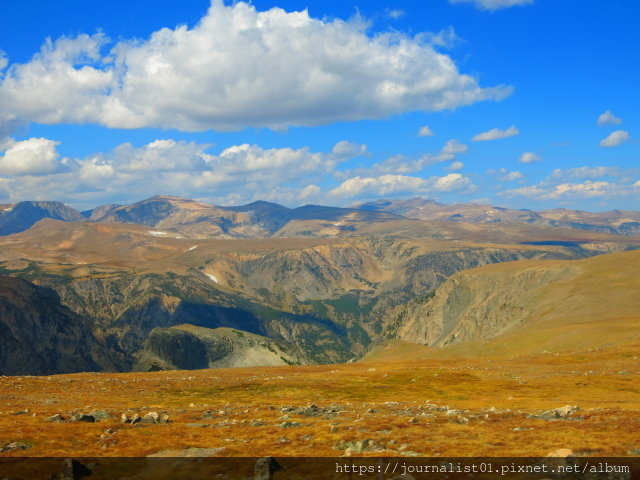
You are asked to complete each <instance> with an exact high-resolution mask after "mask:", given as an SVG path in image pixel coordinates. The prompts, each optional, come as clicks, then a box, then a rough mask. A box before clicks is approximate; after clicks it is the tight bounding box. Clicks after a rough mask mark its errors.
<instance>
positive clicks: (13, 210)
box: [0, 202, 85, 235]
mask: <svg viewBox="0 0 640 480" xmlns="http://www.w3.org/2000/svg"><path fill="white" fill-rule="evenodd" d="M43 218H54V219H56V220H64V221H65V222H81V221H83V220H85V218H84V217H83V216H82V214H81V213H80V212H78V211H77V210H75V209H73V208H71V207H67V206H66V205H64V204H63V203H61V202H20V203H16V204H13V205H0V235H11V234H12V233H18V232H23V231H25V230H27V229H29V228H30V227H31V226H33V225H34V224H35V223H36V222H38V221H39V220H42V219H43Z"/></svg>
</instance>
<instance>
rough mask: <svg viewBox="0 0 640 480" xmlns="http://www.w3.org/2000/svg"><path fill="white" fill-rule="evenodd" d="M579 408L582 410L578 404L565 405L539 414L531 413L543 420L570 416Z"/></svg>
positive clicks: (531, 416)
mask: <svg viewBox="0 0 640 480" xmlns="http://www.w3.org/2000/svg"><path fill="white" fill-rule="evenodd" d="M577 410H580V407H578V406H576V405H565V406H564V407H559V408H554V409H551V410H546V411H544V412H542V413H540V414H539V415H530V418H538V419H541V420H561V419H566V418H568V417H569V416H570V415H571V414H573V413H574V412H576V411H577Z"/></svg>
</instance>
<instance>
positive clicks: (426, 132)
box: [418, 125, 435, 137]
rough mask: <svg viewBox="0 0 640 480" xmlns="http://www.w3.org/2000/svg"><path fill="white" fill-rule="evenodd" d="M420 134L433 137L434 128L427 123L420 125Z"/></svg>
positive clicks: (420, 135)
mask: <svg viewBox="0 0 640 480" xmlns="http://www.w3.org/2000/svg"><path fill="white" fill-rule="evenodd" d="M418 136H419V137H433V136H435V133H433V130H431V127H429V126H428V125H425V126H424V127H420V128H419V129H418Z"/></svg>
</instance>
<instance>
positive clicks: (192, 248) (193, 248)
mask: <svg viewBox="0 0 640 480" xmlns="http://www.w3.org/2000/svg"><path fill="white" fill-rule="evenodd" d="M196 248H198V246H197V245H196V246H195V247H191V248H190V249H189V250H187V252H190V251H191V250H195V249H196Z"/></svg>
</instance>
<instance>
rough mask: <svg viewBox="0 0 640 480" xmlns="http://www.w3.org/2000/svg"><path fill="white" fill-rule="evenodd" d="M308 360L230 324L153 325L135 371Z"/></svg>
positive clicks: (297, 351) (279, 343)
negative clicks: (229, 325)
mask: <svg viewBox="0 0 640 480" xmlns="http://www.w3.org/2000/svg"><path fill="white" fill-rule="evenodd" d="M301 363H308V358H307V357H306V356H305V355H304V354H303V353H302V352H300V351H299V350H298V349H297V348H295V347H293V346H292V345H286V344H284V343H283V342H277V341H274V340H272V339H270V338H267V337H263V336H260V335H255V334H252V333H249V332H243V331H240V330H235V329H230V328H218V329H208V328H202V327H194V326H193V325H180V326H177V327H173V328H156V329H154V330H153V331H152V332H151V334H150V335H149V337H148V338H147V340H146V341H145V345H144V350H143V351H142V352H141V353H140V354H139V359H138V361H137V363H136V365H135V366H134V370H136V371H153V370H175V369H179V370H193V369H199V368H226V367H253V366H270V365H291V364H301Z"/></svg>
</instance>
